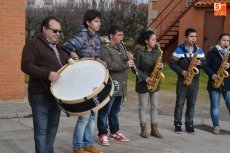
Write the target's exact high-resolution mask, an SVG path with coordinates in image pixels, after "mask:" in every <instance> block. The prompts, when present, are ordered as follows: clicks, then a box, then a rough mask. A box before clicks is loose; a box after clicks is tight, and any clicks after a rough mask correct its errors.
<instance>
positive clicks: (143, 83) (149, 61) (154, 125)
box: [134, 30, 163, 138]
mask: <svg viewBox="0 0 230 153" xmlns="http://www.w3.org/2000/svg"><path fill="white" fill-rule="evenodd" d="M156 46H157V42H156V34H155V33H154V32H153V31H151V30H148V31H144V32H141V34H140V36H139V38H138V39H137V44H136V47H135V48H136V49H135V50H134V52H135V54H134V58H135V64H136V67H137V71H138V75H139V77H138V76H137V77H136V92H137V93H138V99H139V119H140V126H141V134H140V135H141V137H143V138H148V137H149V136H148V133H147V127H146V109H147V104H148V101H149V100H148V99H150V102H149V103H150V123H151V132H150V134H151V135H152V136H155V137H157V138H163V136H162V135H161V134H160V132H159V131H158V121H157V108H158V94H159V90H160V83H158V84H157V85H156V86H157V87H156V89H155V90H153V91H149V90H148V87H147V85H148V84H151V83H152V81H153V78H150V75H151V73H152V72H153V70H154V68H155V66H156V67H157V69H158V70H159V69H162V68H163V63H162V62H161V61H159V63H157V61H158V58H160V56H162V54H161V52H160V50H159V49H158V47H156ZM154 79H155V78H154Z"/></svg>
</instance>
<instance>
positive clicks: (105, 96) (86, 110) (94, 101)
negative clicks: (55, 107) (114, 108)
mask: <svg viewBox="0 0 230 153" xmlns="http://www.w3.org/2000/svg"><path fill="white" fill-rule="evenodd" d="M113 92H114V84H113V81H112V79H111V78H110V79H109V81H108V83H107V84H106V86H105V88H103V89H102V91H101V92H100V93H99V94H97V95H96V96H94V97H93V98H91V99H89V100H86V101H84V102H82V103H76V104H65V103H63V102H62V101H60V100H59V101H58V104H59V106H60V108H61V110H62V111H63V112H65V113H66V114H67V115H69V116H76V115H89V114H90V113H93V112H97V111H98V110H99V109H101V108H102V107H103V106H105V105H106V104H107V103H108V102H109V101H110V100H111V97H112V96H113Z"/></svg>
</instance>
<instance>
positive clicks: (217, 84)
mask: <svg viewBox="0 0 230 153" xmlns="http://www.w3.org/2000/svg"><path fill="white" fill-rule="evenodd" d="M228 57H229V51H228V52H227V54H226V55H225V56H224V57H223V60H222V62H221V64H220V67H219V69H218V71H217V79H216V80H213V81H212V87H213V88H219V87H220V85H221V84H223V81H224V78H226V77H228V76H229V74H228V72H227V71H226V70H225V69H224V65H225V63H227V62H228Z"/></svg>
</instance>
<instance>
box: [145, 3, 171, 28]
mask: <svg viewBox="0 0 230 153" xmlns="http://www.w3.org/2000/svg"><path fill="white" fill-rule="evenodd" d="M173 1H174V0H171V2H169V3H168V5H166V7H165V8H164V9H163V10H162V11H161V12H160V13H159V14H158V15H157V17H156V18H155V19H153V21H152V22H151V23H150V24H149V25H148V26H147V29H148V28H149V27H150V26H151V25H152V24H153V22H154V21H156V20H157V19H158V18H159V17H160V16H161V14H162V13H163V12H164V11H165V10H166V9H167V8H168V7H169V6H170V4H171V3H172V2H173Z"/></svg>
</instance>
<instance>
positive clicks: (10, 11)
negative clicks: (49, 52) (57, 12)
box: [0, 0, 26, 101]
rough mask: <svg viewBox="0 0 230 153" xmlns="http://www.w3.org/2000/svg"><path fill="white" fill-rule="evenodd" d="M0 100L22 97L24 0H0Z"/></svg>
mask: <svg viewBox="0 0 230 153" xmlns="http://www.w3.org/2000/svg"><path fill="white" fill-rule="evenodd" d="M0 19H1V22H0V100H1V101H2V100H3V101H4V100H19V99H21V100H22V99H24V74H23V73H22V72H21V69H20V63H21V53H22V49H23V46H24V44H25V20H26V18H25V0H1V1H0Z"/></svg>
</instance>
